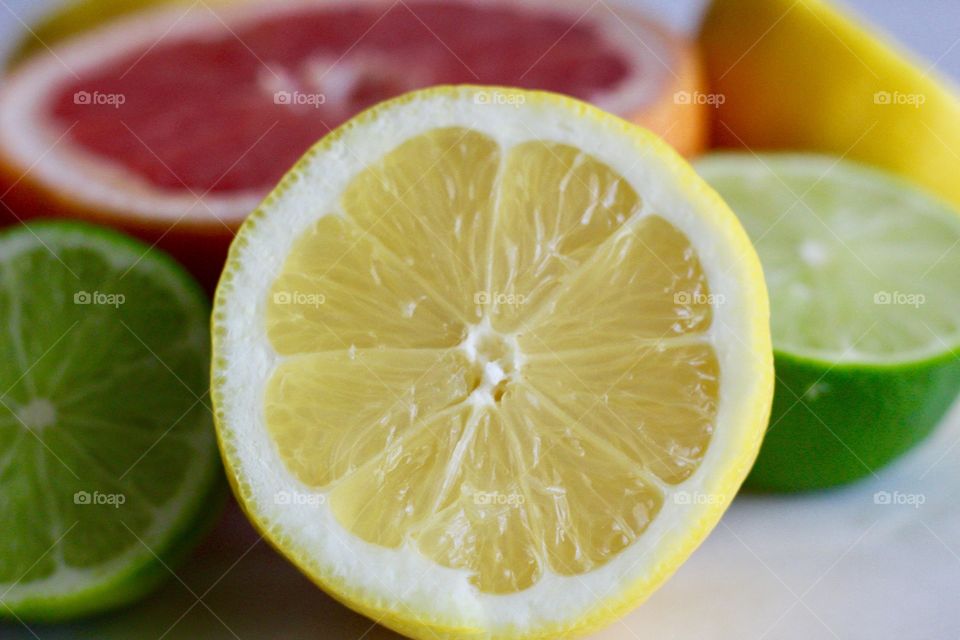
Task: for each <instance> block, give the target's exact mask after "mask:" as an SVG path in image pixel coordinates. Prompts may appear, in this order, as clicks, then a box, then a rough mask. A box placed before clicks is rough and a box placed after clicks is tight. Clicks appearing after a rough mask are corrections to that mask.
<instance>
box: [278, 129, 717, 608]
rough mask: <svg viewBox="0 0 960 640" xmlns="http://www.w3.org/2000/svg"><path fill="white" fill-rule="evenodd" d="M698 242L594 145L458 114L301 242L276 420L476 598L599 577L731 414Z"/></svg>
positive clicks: (387, 159) (357, 514)
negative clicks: (504, 134)
mask: <svg viewBox="0 0 960 640" xmlns="http://www.w3.org/2000/svg"><path fill="white" fill-rule="evenodd" d="M709 300H710V296H709V286H708V283H707V280H706V276H705V274H704V270H703V268H702V266H701V265H700V263H699V260H698V257H697V255H696V252H695V251H694V250H693V248H692V247H691V245H690V243H689V241H688V240H687V238H686V237H685V236H684V235H683V234H682V233H680V232H679V231H678V230H677V229H676V228H675V227H673V226H672V225H671V224H670V223H668V222H667V221H666V220H665V219H664V218H662V217H660V216H658V215H657V214H656V212H654V211H649V210H647V209H646V208H645V207H644V204H643V194H638V193H636V192H635V191H634V190H633V189H632V188H631V186H630V185H629V184H628V183H627V182H626V181H625V180H624V179H623V178H622V177H621V176H620V175H618V174H617V172H615V171H614V170H613V169H611V168H610V167H609V166H607V165H605V164H604V163H602V162H600V161H599V160H597V159H596V158H594V157H591V156H590V155H588V154H586V153H584V152H582V151H578V150H576V149H573V148H571V147H568V146H564V145H561V144H556V143H552V142H543V141H535V142H522V143H519V144H516V145H513V146H509V147H503V146H502V145H500V144H498V143H497V142H495V141H494V140H492V139H491V138H489V137H488V136H486V135H484V134H482V133H480V132H478V131H475V130H471V129H467V128H461V127H452V128H442V129H435V130H431V131H429V132H427V133H423V134H420V135H419V136H416V137H414V138H412V139H410V140H407V141H406V142H404V143H402V144H401V145H399V146H398V147H396V148H395V149H394V150H393V151H392V152H390V153H388V154H386V155H385V156H384V157H383V158H382V159H381V160H380V162H378V163H376V164H374V165H372V166H370V167H369V168H367V169H366V170H365V171H363V172H361V173H360V174H358V175H357V176H355V177H354V178H353V179H352V180H351V182H350V183H349V185H348V186H347V188H346V189H345V190H344V192H343V194H342V197H341V199H340V201H339V203H338V206H337V207H336V208H334V209H333V210H331V211H330V212H329V213H328V214H327V215H325V216H323V217H321V218H320V219H319V220H318V221H317V222H316V223H315V225H314V227H313V228H312V229H310V230H309V231H308V232H307V233H305V234H304V235H303V236H301V237H300V238H299V239H297V241H296V242H295V244H294V247H293V249H292V250H291V251H290V253H289V255H288V258H287V261H286V262H285V264H284V266H283V269H282V271H281V274H280V275H279V277H278V278H277V279H276V281H275V282H274V284H273V287H272V290H271V292H270V298H269V301H268V307H267V317H266V329H267V334H268V337H269V339H270V342H271V344H272V345H273V347H274V349H275V350H276V352H277V353H278V354H280V355H281V359H280V363H279V364H278V366H277V368H276V369H275V370H274V372H273V373H272V376H271V379H270V382H269V385H268V387H267V390H266V395H265V409H264V411H265V418H266V426H267V429H268V431H269V434H270V436H271V438H272V439H273V442H274V444H275V445H276V447H277V449H278V451H279V453H280V456H281V458H282V459H283V460H284V463H285V464H286V466H287V468H288V470H289V471H290V472H291V473H292V474H293V475H294V476H295V477H296V478H297V479H298V480H300V481H301V482H302V483H304V484H305V485H307V486H309V487H313V488H318V489H321V490H323V491H324V492H325V494H326V496H327V499H328V504H329V505H330V508H331V509H332V511H333V513H334V515H335V517H336V518H337V520H338V521H339V522H340V524H341V525H342V526H343V527H345V528H346V529H347V530H349V531H350V532H351V533H352V534H353V535H355V536H357V537H359V538H361V539H363V540H366V541H369V542H371V543H374V544H376V545H379V546H382V547H387V548H392V549H397V548H400V547H402V546H405V545H411V546H413V547H414V548H416V549H417V550H419V552H420V553H422V554H423V555H425V556H427V557H429V558H431V559H432V560H433V561H435V562H436V563H438V564H440V565H442V566H446V567H451V568H455V569H462V570H465V571H467V572H469V575H470V576H471V578H470V580H471V582H472V584H474V585H475V586H476V587H477V588H478V589H479V590H480V591H481V592H484V593H502V594H506V593H514V592H518V591H522V590H524V589H527V588H529V587H531V586H532V585H534V584H536V583H537V582H538V581H539V580H540V579H541V578H542V577H543V576H544V575H545V574H546V573H548V572H549V573H553V574H559V575H565V576H569V575H580V574H583V573H585V572H588V571H591V570H592V569H595V568H597V567H601V566H603V565H605V564H606V563H607V562H609V561H610V560H611V559H612V558H614V557H615V556H616V555H617V554H618V553H619V552H621V551H622V550H623V549H625V548H626V547H627V546H629V545H630V544H631V543H632V542H634V541H635V540H637V539H638V538H639V537H640V536H642V535H643V533H644V531H645V530H646V529H647V527H648V526H649V525H650V523H651V522H652V521H653V520H654V519H655V518H656V517H657V515H658V513H659V511H660V509H661V508H662V506H663V505H664V503H665V501H666V500H667V499H668V498H669V495H670V492H671V487H672V486H673V485H676V484H677V483H679V482H682V481H683V480H684V479H686V478H688V477H689V476H690V474H691V473H692V472H693V471H695V470H696V469H697V467H698V465H699V464H700V462H701V461H702V459H703V456H704V454H705V452H706V450H707V448H708V446H709V444H710V440H711V436H712V430H713V426H714V423H715V420H716V415H717V400H718V397H719V385H720V367H719V364H718V360H717V355H716V353H715V352H714V348H713V346H712V345H711V344H710V342H709V341H708V339H707V337H706V332H707V330H708V329H709V328H710V326H711V324H712V313H711V307H710V304H709Z"/></svg>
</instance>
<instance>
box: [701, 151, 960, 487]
mask: <svg viewBox="0 0 960 640" xmlns="http://www.w3.org/2000/svg"><path fill="white" fill-rule="evenodd" d="M697 169H698V171H699V172H700V173H701V175H702V176H703V177H704V178H706V180H707V181H708V182H709V183H710V184H711V185H712V186H713V187H714V188H715V189H716V190H717V191H718V192H719V193H720V195H721V196H723V198H724V199H725V200H726V201H727V203H728V204H729V205H730V207H731V208H732V209H733V210H734V211H735V212H736V213H737V215H738V216H739V217H740V220H741V222H742V223H743V224H744V227H745V228H746V230H747V232H748V233H749V234H750V236H751V239H752V240H753V242H754V244H755V246H756V248H757V252H758V253H759V255H760V259H761V262H762V263H763V268H764V276H765V277H766V279H767V285H768V288H769V291H770V298H771V324H772V333H773V338H774V349H775V352H774V356H775V367H776V374H777V383H776V392H775V395H774V404H773V411H772V415H771V420H770V427H769V428H768V431H767V435H766V437H765V439H764V443H763V447H762V448H761V451H760V455H759V457H758V460H757V463H756V465H755V466H754V468H753V470H752V472H751V474H750V476H749V478H748V479H747V482H746V486H747V487H752V488H755V489H761V490H775V491H801V490H807V489H817V488H825V487H831V486H835V485H839V484H843V483H847V482H851V481H853V480H856V479H858V478H862V477H864V476H869V475H874V474H876V473H877V471H878V470H879V469H881V468H882V467H883V466H885V465H886V464H888V463H890V462H891V461H892V460H894V459H896V458H897V457H899V456H900V455H902V454H903V453H904V452H906V451H908V450H909V449H910V448H911V447H913V446H914V445H915V444H917V443H918V442H920V441H921V440H923V438H924V437H925V436H926V435H928V434H929V433H930V432H931V431H932V430H933V429H934V427H935V426H936V425H937V423H938V422H939V421H940V419H941V418H942V417H943V415H944V414H945V413H946V412H947V410H948V409H949V408H950V405H951V404H952V402H953V400H954V399H955V398H956V397H957V395H958V393H960V215H958V214H957V212H955V211H954V210H952V209H951V208H950V207H949V206H948V205H946V204H944V203H942V202H940V201H939V200H936V199H934V198H933V197H932V196H929V195H927V194H926V193H924V192H922V191H920V190H919V189H918V188H917V187H915V186H913V185H910V184H908V183H906V182H904V181H902V180H901V179H899V178H895V177H892V176H890V175H889V174H886V173H884V172H882V171H879V170H876V169H873V168H869V167H865V166H862V165H859V164H855V163H852V162H847V161H843V160H841V159H838V158H834V157H828V156H819V155H809V154H790V153H783V154H763V155H754V154H749V153H715V154H712V155H709V156H706V157H704V158H703V159H701V160H700V161H699V162H698V164H697Z"/></svg>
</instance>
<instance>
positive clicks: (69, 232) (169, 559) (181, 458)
mask: <svg viewBox="0 0 960 640" xmlns="http://www.w3.org/2000/svg"><path fill="white" fill-rule="evenodd" d="M148 249H149V248H148V247H147V246H146V245H143V244H141V243H139V242H136V241H133V240H130V239H128V238H126V237H124V236H120V235H119V234H116V233H115V232H112V231H107V230H102V229H98V228H95V227H89V226H86V225H81V224H78V223H62V222H61V223H49V224H48V223H43V224H40V223H37V224H32V225H31V226H29V227H22V226H21V227H18V228H15V229H12V230H9V231H6V232H4V233H3V234H2V235H0V256H2V259H0V274H2V276H3V277H2V280H0V313H2V315H3V318H4V325H5V327H6V329H7V330H5V331H3V332H2V334H0V352H2V353H3V358H2V359H0V362H2V366H0V394H2V395H0V478H2V482H0V522H3V535H0V617H10V616H16V617H17V618H19V619H21V620H58V619H64V618H69V617H73V616H77V615H85V614H90V613H94V612H98V611H102V610H104V609H107V608H110V607H114V606H118V605H120V604H124V603H127V602H130V601H132V600H134V599H135V598H137V597H139V596H141V595H143V594H144V593H145V592H146V591H148V590H149V589H151V588H152V587H154V586H155V585H157V584H158V583H159V582H160V581H161V580H162V579H164V578H167V577H169V576H170V573H169V571H170V569H169V568H168V565H170V564H171V563H173V562H175V561H176V560H178V559H179V558H181V557H182V556H183V555H185V553H187V552H188V551H189V550H190V548H191V547H192V544H193V543H194V542H195V541H197V540H198V538H199V536H200V534H201V533H203V532H204V531H205V525H206V524H207V523H208V522H209V521H210V519H211V517H212V516H213V515H215V514H216V511H217V509H216V506H217V504H218V498H222V497H223V496H224V494H225V483H224V482H223V480H222V472H221V470H220V464H219V461H218V459H217V447H216V439H215V437H214V431H213V428H212V424H211V422H212V420H211V417H210V412H209V410H208V409H207V408H206V407H205V406H204V405H205V403H206V402H207V399H206V397H205V396H206V387H207V384H206V381H205V378H206V373H207V370H208V364H207V358H208V354H209V338H208V336H207V332H206V330H205V327H206V324H207V318H208V313H209V307H208V303H207V300H206V297H205V296H204V295H203V293H202V292H201V290H200V289H199V287H198V286H197V284H196V283H195V282H194V281H193V280H192V279H191V278H190V276H188V275H187V274H186V273H185V272H184V271H183V269H182V267H180V265H178V264H176V263H175V262H173V260H171V259H170V258H169V257H166V256H164V255H163V254H160V253H158V252H149V251H148Z"/></svg>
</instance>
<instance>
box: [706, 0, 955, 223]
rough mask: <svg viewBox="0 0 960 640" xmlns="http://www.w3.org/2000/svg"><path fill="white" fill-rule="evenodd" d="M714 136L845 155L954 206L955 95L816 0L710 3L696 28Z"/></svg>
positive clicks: (929, 71)
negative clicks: (711, 98)
mask: <svg viewBox="0 0 960 640" xmlns="http://www.w3.org/2000/svg"><path fill="white" fill-rule="evenodd" d="M700 42H701V47H702V49H703V55H704V65H705V67H706V72H707V79H708V82H709V83H710V85H711V89H710V90H711V91H712V92H715V93H718V94H722V95H723V98H724V99H723V100H722V101H721V100H718V101H717V102H718V103H719V104H718V108H717V110H716V118H715V119H714V121H713V122H714V126H713V134H714V135H713V138H714V143H715V144H716V145H718V146H724V147H743V146H746V147H748V148H753V149H758V150H759V149H779V150H807V151H819V152H824V153H830V154H835V155H844V156H849V157H850V158H852V159H855V160H860V161H861V162H866V163H869V164H874V165H877V166H880V167H883V168H886V169H888V170H890V171H893V172H895V173H898V174H901V175H904V176H907V177H908V178H910V179H911V180H912V181H914V182H916V183H918V184H920V185H923V186H925V187H926V188H927V189H929V190H931V191H933V192H934V193H936V194H939V195H940V196H941V197H942V198H944V199H946V200H947V201H949V202H952V203H954V204H955V205H960V183H958V181H957V180H956V175H957V173H958V171H960V159H958V156H957V150H958V149H960V94H958V93H957V90H956V88H955V87H954V85H953V83H951V82H949V81H948V80H946V79H945V78H943V77H941V76H940V75H939V74H938V73H937V72H936V70H935V69H934V68H933V66H932V65H930V64H928V63H924V62H921V61H919V60H917V59H916V58H915V57H914V56H913V55H911V54H909V53H908V52H906V51H904V50H903V49H902V48H901V47H900V46H898V45H896V44H894V43H892V42H891V41H890V40H888V39H887V38H886V37H884V36H882V35H879V34H877V33H874V32H872V31H871V30H869V28H868V27H866V26H864V24H863V21H862V20H861V19H859V18H857V17H854V16H851V15H848V14H847V13H845V12H843V11H842V10H840V9H839V8H835V7H834V6H833V5H832V4H830V3H828V2H824V1H823V0H713V2H712V3H711V5H710V8H709V10H708V13H707V16H706V18H705V20H704V22H703V26H702V30H701V34H700Z"/></svg>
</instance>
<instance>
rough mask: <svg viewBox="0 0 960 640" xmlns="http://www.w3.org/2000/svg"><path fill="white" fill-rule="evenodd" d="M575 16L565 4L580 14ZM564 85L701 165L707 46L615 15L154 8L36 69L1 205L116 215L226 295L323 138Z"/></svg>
mask: <svg viewBox="0 0 960 640" xmlns="http://www.w3.org/2000/svg"><path fill="white" fill-rule="evenodd" d="M564 7H566V8H564ZM460 83H470V84H488V85H504V86H519V87H525V88H534V89H544V90H549V91H556V92H560V93H566V94H569V95H573V96H575V97H578V98H581V99H584V100H588V101H592V102H594V103H595V104H598V105H599V106H601V107H604V108H606V109H608V110H610V111H612V112H614V113H617V114H618V115H621V116H623V117H625V118H628V119H631V120H633V121H635V122H638V123H640V124H643V125H646V126H648V127H649V128H651V129H653V130H654V131H656V132H658V133H660V134H661V135H663V136H664V137H665V138H666V139H667V140H668V141H670V142H671V143H673V144H674V145H675V146H676V147H677V148H678V149H679V150H680V151H681V152H683V153H686V154H688V155H690V154H693V153H695V152H697V151H699V150H700V148H701V147H702V143H703V135H704V126H705V125H704V117H703V111H702V106H701V105H698V104H696V103H695V102H696V101H684V100H678V99H676V95H677V94H678V93H682V92H686V93H687V94H693V93H694V92H696V91H697V90H698V88H699V86H700V85H699V67H698V64H697V61H696V58H695V56H694V52H693V50H692V47H691V45H690V44H689V43H687V42H686V41H684V40H682V39H681V38H679V37H677V36H674V35H672V34H669V33H668V32H666V31H665V30H663V29H662V28H660V27H658V26H657V25H656V24H654V23H652V22H650V21H649V20H646V19H644V18H641V17H638V16H636V15H632V14H627V13H624V12H622V11H619V10H618V11H617V12H616V13H615V12H614V11H612V10H611V9H609V8H607V7H606V6H605V5H602V4H601V5H594V7H593V8H590V7H589V6H588V5H579V4H577V5H563V4H562V3H561V4H557V3H556V2H546V0H488V1H480V0H442V1H441V0H430V1H427V0H407V1H406V2H403V3H397V2H390V1H388V0H366V1H363V0H353V1H349V2H348V1H345V0H344V1H340V2H338V1H330V0H325V1H324V0H281V1H279V2H244V3H241V4H234V5H230V6H228V7H218V8H217V9H212V8H211V7H209V6H207V5H205V4H204V3H199V4H198V5H194V6H192V7H185V6H176V5H174V6H170V7H165V8H163V9H161V10H153V11H149V12H146V13H141V14H138V15H135V16H133V17H129V18H125V19H122V20H120V21H118V22H114V23H111V24H109V25H107V26H106V27H102V28H100V29H98V30H96V31H93V32H88V33H87V34H84V35H82V36H79V37H77V38H74V39H72V40H70V41H67V42H66V43H64V44H62V45H61V46H59V47H58V48H57V49H56V50H55V51H54V52H52V53H46V54H40V55H39V56H37V57H34V58H32V59H31V60H29V61H28V62H27V63H25V64H23V65H21V66H20V67H18V69H17V70H16V71H15V72H14V74H13V75H12V76H11V77H9V78H8V79H7V82H6V85H5V88H4V89H3V91H2V92H0V169H2V178H3V180H2V183H0V187H2V189H0V193H4V192H6V193H5V195H4V196H3V201H4V204H6V205H7V207H6V208H7V209H8V211H9V212H10V213H11V214H12V216H13V217H16V218H21V219H22V218H26V217H30V216H33V215H64V216H71V217H81V218H86V219H93V220H95V221H101V222H108V223H112V224H114V225H116V226H120V227H121V228H124V229H126V230H127V231H131V232H133V233H135V234H137V235H140V236H141V237H145V238H146V239H147V240H148V241H151V242H157V243H159V244H160V245H161V246H163V247H164V248H167V249H169V250H171V251H172V252H173V253H174V254H175V255H177V256H178V257H180V258H181V259H182V260H184V262H186V263H187V264H188V266H190V267H191V268H192V269H193V270H194V271H195V272H196V273H197V274H198V275H199V276H201V277H202V278H203V279H204V280H206V281H207V282H208V283H210V282H212V281H213V280H215V278H216V275H217V273H218V272H219V268H220V265H221V262H222V258H223V252H224V251H225V248H226V246H227V245H228V244H229V240H230V238H231V237H232V233H233V231H234V230H235V229H236V228H237V226H238V225H239V224H240V222H242V220H243V218H244V217H245V216H246V214H247V213H249V212H250V211H251V210H252V209H253V207H255V206H256V204H257V203H258V202H259V200H260V199H262V197H263V196H264V195H265V194H266V193H267V192H269V190H270V189H271V188H272V187H273V185H275V184H276V183H277V181H278V180H279V179H280V178H281V177H282V176H283V175H284V173H286V171H287V170H288V169H289V168H290V167H291V166H292V165H293V164H294V162H296V160H297V159H298V158H299V157H300V156H301V155H302V154H303V152H304V151H306V150H307V149H308V148H309V147H310V146H311V145H312V144H313V143H314V142H316V141H317V140H318V139H319V138H321V137H323V136H324V135H325V134H326V133H327V132H329V131H330V130H331V129H332V128H334V127H336V126H337V125H339V124H341V123H342V122H344V121H345V120H347V119H348V118H350V117H351V116H353V115H355V114H356V113H357V112H358V111H360V110H362V109H364V108H366V107H369V106H372V105H373V104H375V103H377V102H379V101H381V100H383V99H386V98H389V97H392V96H395V95H398V94H400V93H404V92H406V91H409V90H413V89H417V88H422V87H425V86H430V85H436V84H460Z"/></svg>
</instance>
